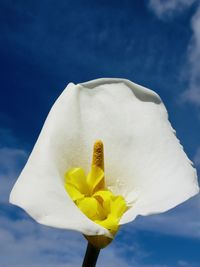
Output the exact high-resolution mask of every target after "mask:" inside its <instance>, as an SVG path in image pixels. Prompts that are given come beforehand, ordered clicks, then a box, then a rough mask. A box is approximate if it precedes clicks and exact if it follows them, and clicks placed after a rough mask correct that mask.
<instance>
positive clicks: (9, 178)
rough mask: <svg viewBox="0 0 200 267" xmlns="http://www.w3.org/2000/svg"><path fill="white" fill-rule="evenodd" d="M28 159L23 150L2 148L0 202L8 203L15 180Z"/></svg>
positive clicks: (0, 156)
mask: <svg viewBox="0 0 200 267" xmlns="http://www.w3.org/2000/svg"><path fill="white" fill-rule="evenodd" d="M26 158H27V153H26V152H25V151H24V150H23V149H16V148H8V147H2V148H0V165H1V172H0V181H1V186H0V202H4V203H7V202H8V198H9V193H10V191H11V188H12V186H13V183H14V180H16V178H17V176H18V174H19V172H20V169H21V168H22V166H23V164H24V162H25V160H26Z"/></svg>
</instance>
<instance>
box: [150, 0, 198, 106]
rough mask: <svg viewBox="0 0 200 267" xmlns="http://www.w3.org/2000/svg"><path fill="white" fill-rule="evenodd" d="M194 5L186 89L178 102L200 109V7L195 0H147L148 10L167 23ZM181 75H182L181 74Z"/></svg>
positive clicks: (185, 74)
mask: <svg viewBox="0 0 200 267" xmlns="http://www.w3.org/2000/svg"><path fill="white" fill-rule="evenodd" d="M195 3H196V11H195V12H194V15H193V16H192V18H191V25H190V26H191V30H192V35H191V39H190V42H189V46H188V48H187V49H186V58H187V61H186V62H185V66H184V67H183V70H180V73H182V71H183V72H184V76H187V80H188V87H187V88H186V89H185V90H184V92H183V93H182V94H181V96H180V102H182V103H192V104H194V105H196V106H197V107H200V5H199V2H198V1H197V0H166V1H162V0H149V5H148V6H149V8H150V10H151V11H152V12H153V13H154V14H155V15H156V16H157V17H158V18H159V19H160V20H164V21H168V19H169V18H173V17H176V16H177V15H179V14H180V13H182V12H183V11H186V10H188V9H189V8H190V7H191V6H192V5H193V4H195ZM181 75H182V74H181Z"/></svg>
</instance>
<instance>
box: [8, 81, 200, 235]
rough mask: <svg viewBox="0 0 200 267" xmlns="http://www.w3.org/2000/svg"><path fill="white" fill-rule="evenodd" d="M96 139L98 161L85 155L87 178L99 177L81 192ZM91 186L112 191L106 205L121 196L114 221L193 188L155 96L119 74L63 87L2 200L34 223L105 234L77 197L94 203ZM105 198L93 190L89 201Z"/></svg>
mask: <svg viewBox="0 0 200 267" xmlns="http://www.w3.org/2000/svg"><path fill="white" fill-rule="evenodd" d="M96 140H101V142H102V147H103V146H104V168H103V167H101V166H100V165H99V166H95V164H94V162H93V164H92V170H93V167H94V168H96V169H95V170H94V172H95V174H94V173H93V174H94V176H92V175H93V174H92V175H91V176H88V177H90V178H91V177H93V178H94V180H95V179H96V178H97V177H100V178H99V179H100V180H101V181H102V184H101V186H99V187H98V189H95V190H93V189H92V190H93V191H90V190H89V191H90V192H89V191H87V190H86V189H85V187H87V185H85V184H84V188H82V189H80V188H79V186H76V181H77V180H78V179H79V178H80V177H82V180H81V181H83V180H84V179H90V178H88V177H87V174H88V173H89V172H90V166H91V162H92V150H93V145H94V143H95V142H96ZM101 142H100V143H101ZM94 153H95V150H94ZM102 153H103V152H102ZM101 156H102V157H103V154H101ZM97 165H98V164H97ZM73 168H76V169H73ZM73 170H76V171H78V172H79V174H78V176H76V177H77V180H76V181H75V182H74V180H73V179H76V177H75V178H73V179H72V180H73V181H72V180H70V179H71V178H69V176H68V174H71V173H72V172H73ZM83 171H84V172H85V173H84V175H82V174H83ZM66 177H67V178H66ZM93 178H91V179H93ZM66 179H67V180H66ZM94 180H92V181H93V182H92V183H96V180H95V181H94ZM100 180H99V181H100ZM87 181H88V180H87ZM66 183H68V184H71V185H72V187H71V189H70V190H72V191H73V193H71V192H72V191H70V190H69V188H66ZM71 185H70V186H71ZM79 185H80V183H79ZM91 186H93V185H91ZM95 186H96V185H95ZM68 187H69V186H68ZM66 189H67V190H66ZM75 189H77V190H76V192H75ZM99 191H104V193H103V194H107V192H109V193H108V194H112V196H111V195H109V197H110V198H109V201H110V202H109V205H111V206H112V201H113V199H115V197H117V196H119V197H121V198H120V201H121V202H120V203H122V204H119V205H122V206H123V212H121V213H120V215H119V216H118V217H119V218H118V222H119V224H124V223H128V222H131V221H133V220H134V219H135V218H136V217H137V216H138V215H149V214H153V213H160V212H164V211H167V210H169V209H171V208H173V207H175V206H176V205H178V204H180V203H182V202H183V201H185V200H187V199H188V198H190V197H192V196H194V195H195V194H197V193H198V192H199V186H198V182H197V175H196V170H195V169H194V168H193V166H192V164H191V162H190V160H189V159H188V158H187V156H186V154H185V152H184V151H183V149H182V146H181V145H180V143H179V141H178V140H177V138H176V136H175V133H174V130H173V129H172V127H171V125H170V123H169V121H168V115H167V111H166V109H165V106H164V104H163V103H162V101H161V99H160V97H159V96H158V95H157V94H156V93H155V92H153V91H151V90H149V89H146V88H144V87H142V86H139V85H137V84H135V83H132V82H130V81H128V80H125V79H97V80H94V81H90V82H87V83H82V84H77V85H74V84H73V83H70V84H69V85H68V86H67V88H66V89H65V90H64V92H63V93H62V94H61V96H60V97H59V98H58V99H57V101H56V103H55V104H54V105H53V107H52V109H51V111H50V113H49V115H48V117H47V119H46V122H45V124H44V127H43V129H42V131H41V134H40V136H39V138H38V141H37V143H36V145H35V147H34V149H33V151H32V153H31V155H30V157H29V160H28V162H27V164H26V166H25V168H24V169H23V171H22V173H21V175H20V177H19V179H18V180H17V182H16V184H15V186H14V188H13V190H12V192H11V196H10V202H11V203H13V204H16V205H18V206H20V207H22V208H23V209H24V210H25V211H26V212H28V213H29V214H30V215H31V216H32V217H33V218H34V219H35V220H36V221H38V222H39V223H42V224H45V225H49V226H53V227H58V228H64V229H72V230H77V231H80V232H82V233H83V234H84V235H86V236H99V235H102V236H105V237H108V238H111V239H112V238H113V235H114V234H113V232H112V231H110V228H109V227H106V226H105V225H104V223H102V222H100V223H98V221H99V220H98V219H97V218H96V217H95V216H96V213H95V215H94V214H92V215H91V213H90V211H89V213H88V210H87V211H85V206H84V207H83V208H81V207H82V206H83V205H82V204H81V203H83V202H82V201H89V202H88V203H90V201H93V203H94V200H93V199H94V198H95V199H97V197H96V196H95V195H94V194H95V193H96V192H99ZM74 192H75V193H76V195H74ZM88 192H89V193H88ZM105 192H106V193H105ZM98 194H99V193H98ZM101 197H102V195H101ZM72 198H73V199H72ZM110 199H112V201H111V200H110ZM118 200H119V199H118ZM95 201H96V200H95ZM105 201H106V200H105V199H104V197H102V198H101V201H100V200H99V195H98V203H97V202H95V203H96V204H94V205H99V203H100V204H101V205H102V207H100V208H103V209H104V210H105V205H104V203H105ZM123 201H124V202H123ZM119 205H118V206H119ZM86 206H87V205H86ZM89 206H90V205H88V206H87V207H88V208H89ZM91 207H93V209H94V206H91ZM95 207H96V206H95ZM96 209H97V208H96ZM81 210H82V211H83V212H84V213H83V212H82V211H81ZM111 210H112V209H111ZM102 212H104V211H102ZM109 212H110V213H112V212H113V211H109ZM88 214H89V215H88ZM100 214H101V215H102V214H104V213H101V212H100ZM93 216H94V219H93ZM104 216H106V215H105V214H104ZM108 216H109V214H108ZM104 219H105V218H104ZM101 220H103V219H101Z"/></svg>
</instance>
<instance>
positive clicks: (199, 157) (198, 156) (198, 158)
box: [194, 147, 200, 168]
mask: <svg viewBox="0 0 200 267" xmlns="http://www.w3.org/2000/svg"><path fill="white" fill-rule="evenodd" d="M194 163H195V164H196V166H197V167H198V168H200V147H199V148H197V151H196V153H195V156H194Z"/></svg>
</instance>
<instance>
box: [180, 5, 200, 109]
mask: <svg viewBox="0 0 200 267" xmlns="http://www.w3.org/2000/svg"><path fill="white" fill-rule="evenodd" d="M191 28H192V32H193V36H192V38H191V41H190V45H189V48H188V73H189V87H188V89H187V90H186V91H185V92H184V93H183V94H182V100H183V101H184V102H190V103H193V104H196V105H197V106H200V7H199V8H198V9H197V11H196V13H195V14H194V16H193V18H192V21H191Z"/></svg>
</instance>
